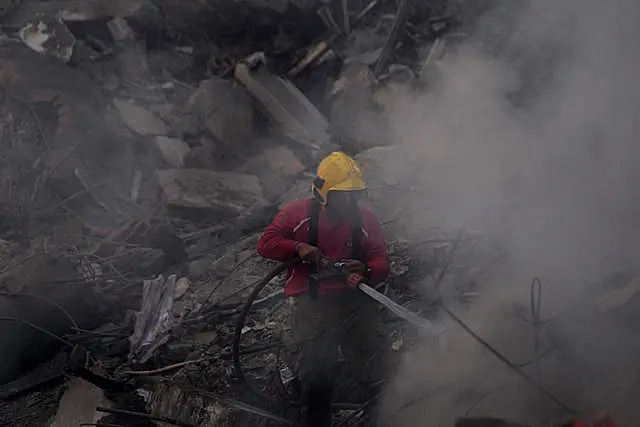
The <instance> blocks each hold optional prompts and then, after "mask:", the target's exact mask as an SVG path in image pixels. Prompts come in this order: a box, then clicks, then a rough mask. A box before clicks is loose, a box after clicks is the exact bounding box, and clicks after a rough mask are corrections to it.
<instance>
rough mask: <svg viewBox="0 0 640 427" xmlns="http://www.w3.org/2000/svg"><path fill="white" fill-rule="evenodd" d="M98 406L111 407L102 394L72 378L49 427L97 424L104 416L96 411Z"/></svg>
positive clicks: (91, 385)
mask: <svg viewBox="0 0 640 427" xmlns="http://www.w3.org/2000/svg"><path fill="white" fill-rule="evenodd" d="M98 406H101V407H107V408H109V407H111V404H110V402H109V400H108V399H107V398H106V397H105V395H104V392H103V391H102V390H100V389H99V388H98V387H96V386H94V385H93V384H91V383H89V382H87V381H85V380H83V379H80V378H72V379H71V380H70V381H69V383H68V384H67V391H66V392H65V393H64V394H63V395H62V399H60V406H59V407H58V412H57V413H56V415H55V418H54V419H53V422H52V423H51V425H50V427H67V426H79V425H89V424H97V423H98V421H99V420H100V419H101V418H102V417H103V416H104V414H102V413H100V412H98V411H96V408H97V407H98Z"/></svg>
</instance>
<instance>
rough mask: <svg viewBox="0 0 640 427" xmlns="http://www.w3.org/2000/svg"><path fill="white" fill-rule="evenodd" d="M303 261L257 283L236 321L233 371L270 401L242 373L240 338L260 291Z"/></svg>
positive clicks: (294, 261)
mask: <svg viewBox="0 0 640 427" xmlns="http://www.w3.org/2000/svg"><path fill="white" fill-rule="evenodd" d="M301 261H302V260H301V259H300V258H294V259H292V260H291V261H287V262H285V263H283V264H280V265H279V266H278V267H276V268H274V269H273V270H271V272H269V274H267V275H266V276H265V277H264V278H263V279H262V280H260V281H259V282H257V283H256V285H255V286H254V288H253V291H251V294H249V296H248V297H247V300H246V301H245V303H244V305H243V306H242V309H241V310H240V312H239V316H238V319H237V320H236V327H235V331H234V334H233V343H232V345H231V355H232V357H233V369H234V370H235V373H236V375H237V377H238V379H239V380H240V381H241V382H242V383H243V384H244V386H245V387H246V388H247V389H248V390H249V391H251V392H252V393H253V394H255V395H257V396H258V397H260V398H263V399H266V400H269V396H267V395H266V394H264V393H262V392H261V391H260V390H257V389H256V388H255V387H253V386H252V385H251V383H250V382H249V381H248V380H247V378H246V377H245V376H244V372H243V371H242V364H241V363H240V338H241V336H242V329H243V328H244V323H245V321H246V319H247V314H249V310H251V306H252V305H253V303H254V301H255V300H256V298H257V297H258V294H259V293H260V291H262V290H263V289H264V287H265V286H267V284H268V283H269V282H270V281H271V280H272V279H273V278H274V277H276V276H277V275H278V274H280V273H282V272H283V271H285V270H286V269H288V268H291V267H292V266H294V265H296V264H298V263H299V262H301Z"/></svg>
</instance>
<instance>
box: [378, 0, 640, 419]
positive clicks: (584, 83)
mask: <svg viewBox="0 0 640 427" xmlns="http://www.w3.org/2000/svg"><path fill="white" fill-rule="evenodd" d="M638 18H640V3H637V2H634V1H632V0H612V1H609V2H599V1H595V0H567V1H562V2H558V1H553V0H536V1H523V2H502V3H500V2H497V3H496V7H495V8H494V9H492V10H491V11H489V12H487V13H486V14H484V15H483V16H482V17H481V18H480V19H479V20H478V21H477V27H476V28H475V29H474V32H473V33H472V35H471V37H469V39H468V40H467V41H466V42H465V43H464V45H463V46H461V48H460V49H459V50H458V51H457V52H456V53H454V54H451V55H448V56H447V57H446V58H445V59H444V60H443V61H442V62H441V64H440V69H441V73H440V78H439V79H438V80H437V81H434V82H433V83H432V84H431V86H430V87H429V88H428V90H427V91H425V92H421V93H411V94H404V95H400V94H397V93H396V94H395V95H394V97H393V98H392V100H393V102H391V103H390V104H389V107H388V108H387V113H388V115H389V118H390V122H391V125H392V133H393V135H394V137H395V139H396V141H397V142H398V144H399V145H400V147H401V148H400V149H402V150H406V151H408V152H411V153H412V156H420V158H421V159H422V160H423V162H424V166H425V167H424V168H423V171H422V173H421V174H420V176H416V177H415V182H414V185H415V184H417V185H420V186H423V187H426V188H428V189H429V197H428V198H426V199H425V200H424V201H423V202H424V205H425V207H427V206H428V207H429V209H437V210H438V211H440V213H441V215H440V217H441V218H445V220H444V224H434V225H438V226H442V227H445V228H447V229H449V230H452V231H453V230H455V229H457V228H459V227H465V228H479V229H482V230H483V231H484V232H485V233H487V234H488V235H490V236H491V237H492V238H493V239H494V240H495V241H497V242H500V244H501V245H502V246H503V247H504V249H505V251H506V252H507V253H508V261H507V262H505V263H504V264H502V265H501V266H499V268H496V269H494V271H492V273H491V274H490V275H489V276H487V277H485V278H484V280H483V284H482V286H483V296H482V298H481V300H480V301H479V302H478V303H477V304H476V305H475V306H474V307H473V309H471V310H470V311H469V312H466V313H464V315H463V316H464V317H465V319H466V320H467V321H468V322H469V323H470V324H471V325H472V327H473V328H474V329H475V330H476V331H477V332H478V333H480V334H481V335H483V336H484V337H485V338H487V339H488V340H489V341H491V342H492V343H494V344H495V345H496V347H497V348H499V349H500V350H502V351H504V352H505V353H506V354H507V355H508V356H509V357H511V358H514V359H518V360H517V362H522V363H523V364H526V361H527V360H530V359H531V358H532V357H533V350H532V328H531V324H530V323H527V322H526V321H522V320H519V319H517V318H515V317H514V315H513V311H514V306H517V305H518V304H520V305H522V304H524V305H525V307H526V305H527V304H528V298H529V288H528V285H529V283H530V281H531V279H532V278H533V277H534V276H539V277H541V279H542V281H543V284H544V288H543V289H544V292H543V313H544V314H543V317H549V318H551V317H553V318H558V317H560V320H557V321H556V322H554V324H555V327H554V331H555V341H556V342H555V344H560V345H561V346H562V348H563V350H562V351H558V352H556V353H555V354H554V355H552V356H549V357H548V358H546V359H544V362H543V366H542V368H541V370H542V381H543V382H544V384H545V386H546V387H547V388H549V389H550V390H552V391H553V392H554V393H556V394H558V395H559V396H560V397H561V398H562V399H564V400H565V401H568V402H570V404H571V405H572V406H574V407H575V408H576V409H577V410H578V411H580V412H581V413H593V412H596V411H598V410H610V411H612V412H614V414H615V415H616V416H618V417H619V419H622V420H625V421H627V422H628V423H629V424H624V423H623V425H633V424H636V425H637V423H638V419H637V415H635V414H634V412H635V411H634V409H635V408H634V406H633V403H632V402H633V399H634V398H637V393H638V390H637V388H638V387H637V385H636V384H634V383H633V381H634V380H633V376H634V375H635V372H636V371H637V368H636V363H635V362H634V356H633V355H634V354H637V353H636V352H635V348H634V347H633V345H632V344H630V343H632V342H633V340H634V339H635V338H634V337H635V336H636V335H635V334H634V331H633V330H632V329H631V330H630V329H629V328H627V329H625V328H624V327H622V326H621V325H620V324H619V323H616V322H615V321H608V320H603V318H602V316H600V317H598V316H597V315H596V314H594V313H591V312H588V310H582V312H581V313H580V314H579V315H571V316H570V318H565V317H562V316H563V314H565V315H566V314H567V313H569V312H570V309H571V310H574V309H575V307H576V306H578V307H581V306H583V308H584V305H585V300H584V298H583V294H584V293H585V292H586V291H587V287H588V286H589V285H591V284H593V283H594V282H597V281H598V280H600V278H602V277H604V276H607V275H608V274H610V273H612V272H615V271H620V270H630V271H631V272H632V273H631V274H633V273H635V271H634V270H635V268H634V264H635V261H636V258H637V255H636V254H637V251H636V248H637V244H636V241H637V235H638V232H637V230H638V225H639V224H638V223H639V220H638V218H639V217H638V207H639V206H638V195H637V190H636V184H635V182H636V180H637V174H638V172H636V169H637V168H636V162H637V160H636V159H638V158H639V157H638V150H639V148H638V144H637V142H636V139H637V135H638V133H639V131H640V122H639V121H638V119H637V117H638V112H639V111H640V84H638V82H637V76H638V75H640V51H639V50H638V49H637V47H636V46H637V40H639V37H640V27H638V25H637V22H638ZM414 158H415V157H414ZM397 167H398V168H399V169H398V171H399V173H400V170H401V168H402V165H397ZM574 311H575V310H574ZM456 328H457V327H456V326H455V325H451V333H450V334H449V335H450V336H449V339H448V346H447V348H446V351H445V354H444V355H442V354H440V355H438V354H437V352H436V353H435V354H434V353H433V352H432V351H431V350H428V349H420V350H417V351H416V352H415V353H412V354H410V355H407V356H406V360H405V361H404V362H403V364H402V366H401V368H400V370H399V372H398V373H397V376H396V378H395V380H394V382H393V384H392V385H391V386H390V388H389V391H388V396H387V398H386V400H385V404H384V405H383V412H384V416H385V417H386V418H387V420H388V421H389V422H391V425H394V426H403V427H411V426H418V425H425V421H426V420H428V422H429V425H432V426H437V425H442V426H447V425H453V420H454V419H455V417H456V416H462V415H464V414H465V413H471V414H473V415H491V416H498V417H501V416H503V417H508V418H512V419H515V420H519V421H521V422H530V423H535V422H549V421H552V420H561V419H563V417H567V416H568V414H566V413H563V412H562V411H561V410H558V408H557V406H555V405H553V404H552V403H550V402H549V400H548V399H546V398H544V397H541V396H540V395H538V394H536V393H535V392H534V391H532V390H533V389H532V388H531V387H530V386H528V385H527V384H524V383H523V382H521V381H518V380H517V378H516V376H515V375H513V374H512V373H510V372H508V370H507V369H506V368H504V367H502V366H500V363H499V362H497V361H496V360H495V358H493V356H492V355H491V354H489V353H488V352H487V351H486V350H485V349H482V348H480V346H479V345H478V344H476V343H474V342H472V340H471V339H470V337H469V336H468V335H466V334H465V333H463V332H462V331H460V330H459V328H457V329H456ZM532 366H533V365H532V364H529V365H527V366H526V367H525V368H524V369H525V371H526V372H527V373H528V374H529V375H531V376H532V377H535V370H534V369H533V368H532ZM421 394H423V395H425V396H426V397H423V398H422V399H418V401H417V402H414V403H411V404H409V405H408V404H407V402H411V401H412V399H413V400H415V399H416V398H417V397H418V396H420V395H421ZM633 396H635V397H633ZM634 417H635V418H634Z"/></svg>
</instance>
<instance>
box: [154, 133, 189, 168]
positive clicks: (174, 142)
mask: <svg viewBox="0 0 640 427" xmlns="http://www.w3.org/2000/svg"><path fill="white" fill-rule="evenodd" d="M153 141H154V143H155V145H156V147H158V150H160V152H161V153H162V157H163V158H164V161H165V163H166V164H167V165H168V166H169V167H170V168H173V169H179V168H181V167H182V166H183V165H184V158H185V156H186V155H187V154H188V153H189V147H188V146H187V144H185V142H184V141H182V140H181V139H177V138H169V137H166V136H156V137H155V138H154V139H153Z"/></svg>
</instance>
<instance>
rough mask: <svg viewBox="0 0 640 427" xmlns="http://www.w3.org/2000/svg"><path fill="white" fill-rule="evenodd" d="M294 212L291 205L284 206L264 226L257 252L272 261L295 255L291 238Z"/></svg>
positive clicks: (286, 259) (284, 259)
mask: <svg viewBox="0 0 640 427" xmlns="http://www.w3.org/2000/svg"><path fill="white" fill-rule="evenodd" d="M294 214H295V212H294V209H293V208H292V206H291V205H288V206H285V207H284V208H283V209H282V210H281V211H280V212H278V214H277V215H276V216H275V218H274V219H273V221H272V222H271V224H269V225H268V226H267V228H265V230H264V233H263V234H262V237H260V240H259V241H258V248H257V249H258V253H259V254H260V255H261V256H263V257H265V258H268V259H272V260H274V261H281V262H284V261H288V260H290V259H291V258H293V257H295V256H296V244H297V242H296V241H295V240H293V228H294V227H295V215H294Z"/></svg>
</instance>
